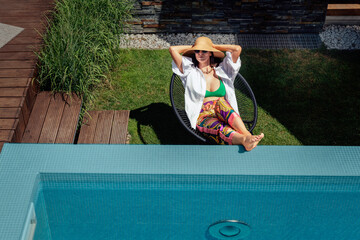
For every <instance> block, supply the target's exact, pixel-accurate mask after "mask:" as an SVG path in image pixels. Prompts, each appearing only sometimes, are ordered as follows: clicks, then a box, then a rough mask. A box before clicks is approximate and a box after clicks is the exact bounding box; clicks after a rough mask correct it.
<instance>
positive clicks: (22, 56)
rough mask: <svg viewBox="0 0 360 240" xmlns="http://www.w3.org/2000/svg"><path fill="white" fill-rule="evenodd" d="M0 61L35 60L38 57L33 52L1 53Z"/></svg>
mask: <svg viewBox="0 0 360 240" xmlns="http://www.w3.org/2000/svg"><path fill="white" fill-rule="evenodd" d="M0 59H3V60H34V59H36V55H35V53H33V52H0Z"/></svg>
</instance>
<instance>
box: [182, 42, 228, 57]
mask: <svg viewBox="0 0 360 240" xmlns="http://www.w3.org/2000/svg"><path fill="white" fill-rule="evenodd" d="M212 45H213V43H212V41H211V39H210V38H207V37H199V38H197V39H196V41H195V43H194V45H193V46H192V47H191V48H190V49H188V50H186V51H185V52H184V53H183V56H186V57H191V56H192V55H193V54H194V53H195V52H194V51H195V50H203V51H208V52H213V53H214V57H216V58H223V57H224V56H225V54H224V53H223V52H221V51H219V50H217V49H216V48H213V46H212Z"/></svg>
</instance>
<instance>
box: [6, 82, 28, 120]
mask: <svg viewBox="0 0 360 240" xmlns="http://www.w3.org/2000/svg"><path fill="white" fill-rule="evenodd" d="M25 90H26V87H22V88H0V97H22V96H25ZM0 117H1V116H0Z"/></svg>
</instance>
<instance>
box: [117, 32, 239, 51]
mask: <svg viewBox="0 0 360 240" xmlns="http://www.w3.org/2000/svg"><path fill="white" fill-rule="evenodd" d="M201 36H205V37H208V38H210V39H211V40H212V41H213V43H214V44H236V42H237V40H236V39H237V38H236V34H201V33H175V34H123V35H121V36H120V39H121V42H120V47H121V48H144V49H167V48H169V47H170V46H173V45H193V44H194V42H195V39H196V38H198V37H201Z"/></svg>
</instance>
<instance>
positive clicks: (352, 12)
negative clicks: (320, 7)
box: [326, 4, 360, 16]
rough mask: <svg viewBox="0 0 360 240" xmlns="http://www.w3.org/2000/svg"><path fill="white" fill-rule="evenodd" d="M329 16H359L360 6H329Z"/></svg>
mask: <svg viewBox="0 0 360 240" xmlns="http://www.w3.org/2000/svg"><path fill="white" fill-rule="evenodd" d="M326 14H327V15H328V16H359V15H360V4H328V9H327V13H326Z"/></svg>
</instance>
